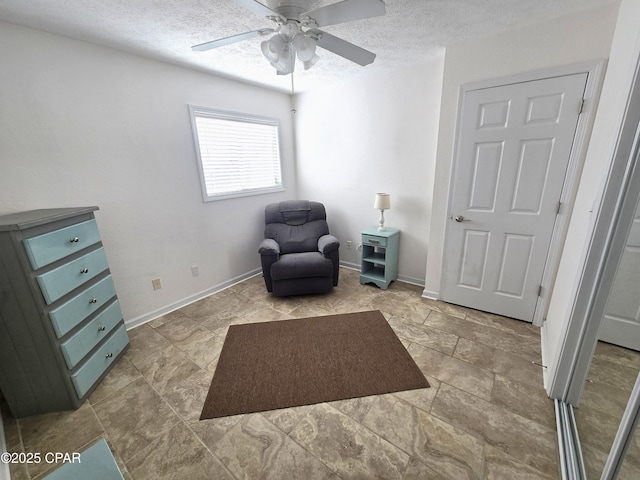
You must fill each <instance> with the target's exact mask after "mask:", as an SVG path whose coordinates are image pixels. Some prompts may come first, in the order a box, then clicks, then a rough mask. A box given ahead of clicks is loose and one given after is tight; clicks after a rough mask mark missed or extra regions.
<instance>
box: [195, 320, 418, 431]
mask: <svg viewBox="0 0 640 480" xmlns="http://www.w3.org/2000/svg"><path fill="white" fill-rule="evenodd" d="M428 386H429V383H428V382H427V380H426V379H425V378H424V375H423V374H422V372H421V371H420V369H419V368H418V366H417V365H416V364H415V362H414V361H413V359H412V358H411V356H410V355H409V353H408V352H407V350H406V349H405V348H404V345H402V343H401V342H400V340H399V339H398V337H397V336H396V334H395V333H394V332H393V330H392V329H391V327H390V326H389V324H388V323H387V321H386V319H385V318H384V316H383V315H382V313H380V312H379V311H377V310H376V311H370V312H359V313H349V314H344V315H328V316H323V317H313V318H303V319H296V320H282V321H277V322H264V323H250V324H244V325H232V326H230V327H229V332H228V333H227V336H226V338H225V341H224V345H223V346H222V351H221V352H220V358H219V360H218V365H217V367H216V371H215V374H214V375H213V380H212V381H211V387H210V388H209V393H208V395H207V399H206V400H205V403H204V407H203V409H202V414H201V415H200V420H205V419H208V418H217V417H224V416H227V415H237V414H240V413H251V412H261V411H265V410H275V409H278V408H287V407H294V406H300V405H310V404H314V403H320V402H328V401H332V400H342V399H346V398H355V397H363V396H367V395H378V394H383V393H391V392H398V391H401V390H413V389H416V388H424V387H428Z"/></svg>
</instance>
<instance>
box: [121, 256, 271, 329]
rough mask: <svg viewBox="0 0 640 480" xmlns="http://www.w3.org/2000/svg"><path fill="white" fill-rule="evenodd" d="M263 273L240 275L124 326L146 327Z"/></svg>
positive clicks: (253, 271) (134, 319)
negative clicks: (168, 314)
mask: <svg viewBox="0 0 640 480" xmlns="http://www.w3.org/2000/svg"><path fill="white" fill-rule="evenodd" d="M261 273H262V269H260V268H257V269H255V270H252V271H250V272H247V273H245V274H243V275H239V276H237V277H235V278H232V279H231V280H228V281H226V282H223V283H221V284H219V285H216V286H214V287H211V288H208V289H206V290H203V291H201V292H198V293H195V294H193V295H191V296H189V297H186V298H183V299H182V300H178V301H177V302H173V303H171V304H169V305H167V306H165V307H162V308H159V309H158V310H154V311H152V312H149V313H145V314H144V315H140V316H139V317H136V318H132V319H129V320H126V321H125V322H124V324H125V326H126V327H127V330H131V329H132V328H136V327H139V326H140V325H144V324H145V323H147V322H150V321H151V320H155V319H156V318H158V317H161V316H163V315H166V314H167V313H171V312H173V311H174V310H178V309H179V308H182V307H186V306H187V305H189V304H191V303H193V302H197V301H198V300H202V299H203V298H205V297H208V296H209V295H212V294H214V293H218V292H221V291H222V290H225V289H227V288H229V287H232V286H233V285H235V284H237V283H240V282H244V281H245V280H247V279H249V278H251V277H255V276H256V275H259V274H261Z"/></svg>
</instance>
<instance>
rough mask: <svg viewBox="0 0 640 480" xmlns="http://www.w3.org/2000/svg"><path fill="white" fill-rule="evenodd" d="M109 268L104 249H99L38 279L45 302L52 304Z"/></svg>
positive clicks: (39, 276)
mask: <svg viewBox="0 0 640 480" xmlns="http://www.w3.org/2000/svg"><path fill="white" fill-rule="evenodd" d="M107 267H108V265H107V257H106V255H105V253H104V249H103V248H99V249H98V250H94V251H93V252H91V253H88V254H86V255H84V256H82V257H80V258H77V259H75V260H73V261H71V262H69V263H66V264H64V265H61V266H60V267H58V268H54V269H53V270H51V271H49V272H47V273H43V274H42V275H38V276H37V277H36V278H37V279H38V284H39V285H40V290H42V295H44V299H45V301H46V302H47V304H51V303H53V302H55V301H56V300H57V299H59V298H60V297H62V296H64V295H65V294H67V293H69V292H70V291H71V290H73V289H74V288H77V287H79V286H80V285H82V284H83V283H85V282H87V281H89V280H91V279H92V278H93V277H95V276H96V275H98V274H99V273H100V272H103V271H105V270H106V269H107Z"/></svg>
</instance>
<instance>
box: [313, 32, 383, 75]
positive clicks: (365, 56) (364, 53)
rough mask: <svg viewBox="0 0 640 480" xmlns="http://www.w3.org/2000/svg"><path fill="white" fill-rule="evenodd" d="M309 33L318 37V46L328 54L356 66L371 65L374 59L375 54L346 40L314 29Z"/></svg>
mask: <svg viewBox="0 0 640 480" xmlns="http://www.w3.org/2000/svg"><path fill="white" fill-rule="evenodd" d="M309 31H310V32H312V33H314V34H316V35H318V36H319V37H320V38H318V46H319V47H322V48H324V49H325V50H329V51H330V52H333V53H335V54H336V55H340V56H341V57H344V58H346V59H347V60H351V61H352V62H354V63H357V64H358V65H362V66H363V67H364V66H365V65H369V64H370V63H373V61H374V60H375V58H376V54H375V53H372V52H370V51H369V50H365V49H364V48H362V47H358V46H357V45H354V44H353V43H349V42H347V41H346V40H342V39H341V38H338V37H335V36H333V35H331V34H329V33H327V32H323V31H322V30H318V29H316V28H314V29H311V30H309Z"/></svg>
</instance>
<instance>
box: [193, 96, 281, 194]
mask: <svg viewBox="0 0 640 480" xmlns="http://www.w3.org/2000/svg"><path fill="white" fill-rule="evenodd" d="M189 116H190V117H191V130H192V133H193V141H194V146H195V150H196V160H197V164H198V175H199V177H200V188H201V190H202V199H203V201H204V202H213V201H218V200H226V199H229V198H238V197H248V196H253V195H263V194H267V193H276V192H284V191H285V187H284V179H283V175H282V149H281V143H282V142H281V136H280V120H279V119H277V118H272V117H266V116H261V115H254V114H249V113H241V112H232V111H228V110H220V109H216V108H209V107H200V106H197V105H189ZM197 117H205V118H206V117H208V118H213V119H218V120H227V121H235V122H240V123H247V124H248V123H252V124H258V125H266V126H272V127H275V129H276V142H277V156H278V158H277V170H278V172H277V173H278V177H279V180H280V183H279V184H277V185H273V186H268V187H257V188H248V189H243V190H235V191H229V192H224V193H209V192H208V190H207V182H206V178H205V173H204V165H203V162H202V155H201V151H200V138H199V135H198V126H197V123H196V118H197Z"/></svg>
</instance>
